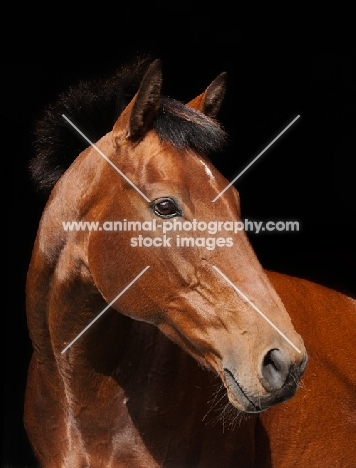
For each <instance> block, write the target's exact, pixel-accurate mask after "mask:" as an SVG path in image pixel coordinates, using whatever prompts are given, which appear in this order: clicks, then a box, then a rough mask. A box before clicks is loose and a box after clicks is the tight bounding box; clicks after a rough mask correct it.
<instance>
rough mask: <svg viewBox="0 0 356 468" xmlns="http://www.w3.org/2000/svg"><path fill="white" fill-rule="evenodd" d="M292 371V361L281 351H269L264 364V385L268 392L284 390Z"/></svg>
mask: <svg viewBox="0 0 356 468" xmlns="http://www.w3.org/2000/svg"><path fill="white" fill-rule="evenodd" d="M289 370H290V361H289V359H288V358H287V357H286V356H284V355H283V354H282V353H281V352H280V351H279V349H271V350H270V351H268V353H267V354H266V356H265V357H264V359H263V362H262V384H263V386H264V387H265V389H266V390H268V391H270V392H271V391H274V390H278V389H279V388H282V387H283V385H284V383H285V381H286V379H287V377H288V374H289Z"/></svg>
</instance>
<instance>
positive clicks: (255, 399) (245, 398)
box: [223, 349, 308, 413]
mask: <svg viewBox="0 0 356 468" xmlns="http://www.w3.org/2000/svg"><path fill="white" fill-rule="evenodd" d="M307 361H308V357H307V355H306V354H305V355H304V357H303V359H302V361H301V363H300V364H296V363H293V364H291V363H290V362H289V360H288V358H287V357H285V356H284V355H283V354H282V353H281V352H280V351H279V350H278V349H272V350H270V351H269V352H268V353H267V354H266V355H265V357H264V359H263V361H262V365H261V371H260V377H259V382H260V384H261V386H262V388H261V392H258V393H257V392H256V391H249V390H248V385H247V384H246V383H242V382H241V381H240V379H239V377H238V372H236V371H235V372H234V371H232V370H231V369H229V368H228V367H224V369H223V382H224V385H225V387H226V389H227V395H228V398H229V400H230V402H231V404H232V405H233V406H235V407H236V408H237V409H239V410H241V411H244V412H246V413H260V412H262V411H265V410H267V409H268V408H270V407H271V406H274V405H276V404H278V403H282V402H284V401H287V400H289V399H290V398H292V397H293V396H294V395H295V393H296V391H297V389H298V387H299V385H300V380H301V378H302V376H303V373H304V371H305V368H306V365H307Z"/></svg>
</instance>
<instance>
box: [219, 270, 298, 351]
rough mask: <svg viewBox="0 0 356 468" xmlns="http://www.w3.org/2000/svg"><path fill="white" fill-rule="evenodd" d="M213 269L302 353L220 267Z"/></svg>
mask: <svg viewBox="0 0 356 468" xmlns="http://www.w3.org/2000/svg"><path fill="white" fill-rule="evenodd" d="M212 267H213V268H214V269H215V270H216V271H217V272H218V273H219V274H220V275H221V276H222V277H223V278H224V279H225V281H227V282H228V283H229V285H230V286H231V287H232V288H233V289H235V291H236V292H237V293H238V294H239V295H240V296H241V297H242V298H243V299H244V300H245V301H246V302H248V303H249V305H250V306H251V307H252V308H253V309H255V311H256V312H258V313H259V314H260V315H261V317H263V318H264V319H265V320H266V322H268V323H269V324H270V325H271V327H273V328H274V329H275V330H276V331H277V332H278V333H279V334H280V335H281V337H282V338H284V339H285V340H286V341H287V342H288V343H289V344H290V345H291V346H292V347H293V348H294V349H295V350H296V351H298V353H301V351H300V349H298V348H297V347H296V346H295V344H293V343H292V342H291V340H290V339H289V338H287V337H286V335H285V334H284V333H282V332H281V330H280V329H279V328H277V327H276V325H275V324H274V323H273V322H271V320H270V319H269V318H268V317H266V316H265V314H264V313H263V312H261V311H260V309H259V308H258V307H256V306H255V304H254V303H253V302H251V301H250V299H249V298H248V297H247V296H245V294H244V293H243V292H242V291H240V289H239V288H238V287H237V286H235V285H234V284H233V283H232V282H231V281H230V280H229V278H227V277H226V276H225V275H224V273H222V272H221V271H220V270H219V268H218V267H216V266H215V265H212Z"/></svg>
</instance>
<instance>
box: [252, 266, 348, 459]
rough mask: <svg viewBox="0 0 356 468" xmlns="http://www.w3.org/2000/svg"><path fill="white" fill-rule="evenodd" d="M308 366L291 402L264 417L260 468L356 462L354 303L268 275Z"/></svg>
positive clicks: (259, 431)
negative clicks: (301, 343)
mask: <svg viewBox="0 0 356 468" xmlns="http://www.w3.org/2000/svg"><path fill="white" fill-rule="evenodd" d="M268 276H269V278H270V280H271V281H272V283H273V285H274V287H275V288H276V290H277V292H278V293H279V295H280V297H281V299H282V301H283V302H284V304H285V306H286V309H287V311H288V313H289V314H290V316H291V319H292V322H293V324H294V326H295V328H296V330H297V331H298V332H299V333H300V334H301V335H302V336H303V339H304V342H305V345H306V349H307V352H308V355H309V362H308V365H307V369H306V372H305V375H304V377H303V381H302V384H301V387H300V388H299V390H298V392H297V394H296V395H295V397H293V398H292V399H291V400H290V401H288V402H286V403H283V404H281V405H277V406H276V407H274V408H271V409H269V410H268V411H266V412H265V413H262V414H261V416H260V421H259V424H258V429H257V435H256V454H257V460H256V468H257V467H262V466H263V468H268V467H269V466H273V467H274V468H282V467H285V466H288V467H289V468H293V467H295V468H296V467H298V468H317V467H335V466H343V467H345V468H346V467H350V468H351V467H352V466H355V460H356V445H355V443H354V441H355V440H356V411H355V410H356V392H355V389H356V367H355V364H354V346H355V342H356V301H355V300H354V299H352V298H350V297H348V296H346V295H344V294H341V293H339V292H337V291H334V290H331V289H328V288H326V287H323V286H321V285H318V284H315V283H312V282H309V281H306V280H303V279H299V278H294V277H290V276H286V275H282V274H278V273H268Z"/></svg>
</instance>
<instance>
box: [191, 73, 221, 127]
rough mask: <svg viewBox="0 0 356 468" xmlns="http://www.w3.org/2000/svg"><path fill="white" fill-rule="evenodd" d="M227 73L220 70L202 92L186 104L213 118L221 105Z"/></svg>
mask: <svg viewBox="0 0 356 468" xmlns="http://www.w3.org/2000/svg"><path fill="white" fill-rule="evenodd" d="M226 78H227V73H226V72H222V73H220V75H218V76H217V77H216V78H215V80H214V81H213V82H212V83H210V85H209V86H208V87H207V88H206V90H205V91H204V93H202V94H200V95H199V96H197V97H196V98H194V99H192V100H191V101H190V102H188V104H187V106H189V107H193V109H197V110H199V111H200V112H203V113H204V114H205V115H207V116H208V117H212V118H214V117H215V116H216V115H217V114H218V112H219V110H220V107H221V104H222V101H223V99H224V96H225V91H226Z"/></svg>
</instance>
